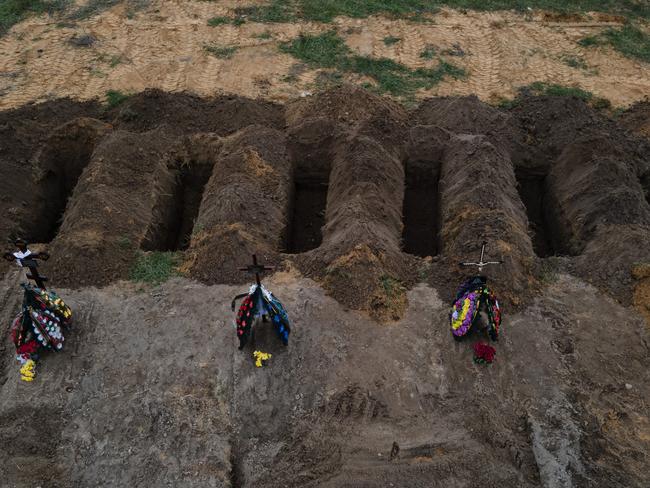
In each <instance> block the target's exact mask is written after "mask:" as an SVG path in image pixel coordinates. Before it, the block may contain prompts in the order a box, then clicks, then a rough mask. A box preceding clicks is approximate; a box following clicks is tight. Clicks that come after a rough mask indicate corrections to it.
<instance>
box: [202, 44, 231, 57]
mask: <svg viewBox="0 0 650 488" xmlns="http://www.w3.org/2000/svg"><path fill="white" fill-rule="evenodd" d="M203 49H204V50H205V51H206V52H208V53H210V54H211V55H212V56H215V57H217V58H219V59H230V58H232V57H233V54H235V52H237V46H216V45H214V44H212V45H210V44H206V45H204V46H203Z"/></svg>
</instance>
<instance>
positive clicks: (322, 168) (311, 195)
mask: <svg viewBox="0 0 650 488" xmlns="http://www.w3.org/2000/svg"><path fill="white" fill-rule="evenodd" d="M293 166H294V170H293V191H292V195H291V198H290V202H291V203H290V208H289V215H290V216H291V219H290V222H289V225H288V226H287V240H286V252H287V253H289V254H299V253H303V252H307V251H311V250H312V249H316V248H317V247H318V246H320V245H321V242H322V241H323V234H322V227H323V225H324V224H325V211H326V209H327V193H328V191H329V174H330V165H329V164H327V162H323V161H307V162H298V163H294V165H293Z"/></svg>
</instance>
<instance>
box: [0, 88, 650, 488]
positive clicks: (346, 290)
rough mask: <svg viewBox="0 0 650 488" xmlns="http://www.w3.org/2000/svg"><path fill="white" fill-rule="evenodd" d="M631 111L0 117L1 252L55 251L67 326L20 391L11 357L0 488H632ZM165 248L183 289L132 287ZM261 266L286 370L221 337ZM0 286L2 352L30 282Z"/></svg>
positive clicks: (40, 108) (640, 155) (647, 248)
mask: <svg viewBox="0 0 650 488" xmlns="http://www.w3.org/2000/svg"><path fill="white" fill-rule="evenodd" d="M646 105H647V104H646ZM646 105H644V104H639V105H638V106H635V107H632V108H631V109H630V110H628V111H627V112H625V113H624V114H622V115H621V116H620V117H619V119H618V120H613V119H611V118H609V117H607V116H606V115H603V114H602V113H600V112H597V111H594V110H593V109H592V108H591V107H589V106H588V105H586V104H585V103H584V102H583V101H581V100H579V99H576V98H565V97H524V98H522V99H520V100H518V103H517V104H515V105H514V107H512V108H511V109H509V110H500V109H497V108H494V107H491V106H489V105H486V104H484V103H482V102H481V101H479V100H478V99H477V98H475V97H449V98H432V99H429V100H425V101H423V102H422V103H421V104H420V105H419V106H418V107H417V108H416V109H414V110H412V111H410V112H409V111H407V110H405V109H404V108H403V107H402V106H400V105H398V104H396V103H394V102H392V101H390V100H388V99H385V98H381V97H379V96H376V95H374V94H370V93H368V92H366V91H364V90H361V89H357V88H353V87H348V86H344V87H340V88H336V89H333V90H330V91H327V92H323V93H321V94H318V95H314V96H309V97H305V98H302V99H299V100H295V101H291V102H288V103H287V104H286V105H284V106H283V105H277V104H273V103H270V102H264V101H256V100H249V99H245V98H239V97H220V98H214V99H201V98H198V97H194V96H190V95H187V94H169V93H162V92H159V91H146V92H143V93H141V94H138V95H133V96H131V97H130V98H129V99H127V100H126V101H124V102H123V103H122V104H121V105H119V106H118V107H114V108H111V109H107V108H105V107H103V106H102V105H100V104H99V103H98V102H76V101H72V100H67V99H65V100H54V101H50V102H46V103H43V104H39V105H27V106H25V107H22V108H19V109H15V110H11V111H6V112H2V113H0V135H1V137H0V140H1V141H2V142H0V189H1V194H2V198H1V199H0V236H2V238H3V239H4V240H5V241H6V240H8V239H9V238H11V237H15V236H20V237H23V238H25V239H27V240H28V241H29V242H32V243H36V245H43V246H44V247H46V248H47V249H48V251H49V252H50V254H51V255H52V258H51V259H50V260H49V261H48V262H47V263H45V264H44V265H43V266H42V268H43V270H44V271H45V273H46V274H47V275H48V277H49V278H50V281H51V283H52V286H56V288H57V291H59V292H60V293H61V294H62V295H64V296H65V297H66V298H67V299H68V301H70V302H71V305H72V306H73V309H74V310H75V311H76V318H75V323H76V324H77V325H76V329H75V332H73V333H72V335H71V338H70V340H69V343H68V347H69V350H68V351H66V353H64V354H60V355H57V356H56V357H55V358H54V357H52V358H49V357H48V358H47V359H45V360H44V361H42V368H43V371H42V373H39V382H37V383H36V384H34V385H29V386H25V385H20V384H17V382H16V379H15V377H14V376H15V375H14V374H13V373H14V371H13V369H12V366H11V351H10V347H8V345H7V344H3V352H2V355H3V358H2V360H0V366H1V368H0V383H1V384H2V397H1V398H2V399H1V400H0V419H1V420H2V422H1V423H0V425H1V427H0V439H2V447H0V460H2V463H1V464H2V466H3V467H2V468H1V469H2V470H4V472H3V473H2V474H3V479H5V480H9V483H10V485H9V486H32V485H34V484H35V483H36V484H38V483H45V485H46V486H92V485H95V484H97V483H103V482H106V483H107V484H108V485H115V486H124V485H130V486H164V485H165V483H167V484H170V485H172V486H438V485H439V486H502V487H522V486H545V487H570V486H615V487H633V486H634V487H636V486H638V487H641V486H647V484H648V483H649V482H650V478H648V474H647V469H645V468H644V466H645V467H647V464H648V462H650V419H649V418H648V413H647V412H648V411H649V409H648V405H649V401H650V398H649V391H650V388H648V368H647V364H648V359H649V346H648V334H647V330H648V329H647V325H645V324H644V321H643V318H642V316H643V315H644V314H645V316H646V318H650V308H649V307H650V301H649V298H648V297H649V296H650V295H649V292H648V290H650V272H649V271H648V269H647V268H648V265H649V263H650V203H649V202H650V142H649V141H648V140H647V139H646V138H645V135H647V132H646V129H647V120H648V119H647V114H648V112H647V106H646ZM643 114H645V116H644V115H643ZM482 241H487V242H488V247H487V250H488V257H489V258H491V259H494V260H503V264H502V265H501V266H498V267H494V268H489V269H487V274H488V277H489V279H490V282H491V283H492V287H493V288H494V290H495V292H496V293H497V295H499V296H500V297H501V299H502V302H503V304H504V312H505V318H504V326H503V327H504V329H503V337H502V339H501V341H500V342H499V343H498V345H497V351H498V352H497V361H496V362H495V363H494V364H493V365H491V366H489V367H485V366H483V367H481V366H480V365H475V364H473V363H472V361H471V345H470V342H471V340H473V339H471V340H470V341H468V342H467V343H460V344H456V343H454V342H453V341H452V340H451V337H450V334H449V331H448V318H447V314H448V310H449V306H450V302H451V299H452V297H453V296H454V293H455V287H456V286H457V285H458V284H459V283H460V281H461V280H462V278H463V276H464V275H465V274H466V273H467V270H464V269H462V268H461V267H460V266H458V262H459V261H463V260H475V259H476V258H478V255H479V253H480V249H481V243H482ZM167 251H174V252H176V253H177V256H178V269H179V273H180V274H181V277H178V278H174V279H172V280H171V281H169V282H168V283H165V284H163V285H162V286H160V287H155V288H147V287H144V288H143V287H142V286H140V285H135V284H132V283H130V282H128V281H125V280H127V279H128V278H129V276H130V272H131V270H132V269H133V267H134V266H135V264H136V262H137V261H138V259H140V257H141V256H142V255H143V254H147V253H154V252H167ZM252 254H256V255H257V257H258V259H259V260H260V261H261V262H263V263H264V264H266V265H272V266H274V267H275V269H276V272H275V273H274V274H271V275H270V276H268V277H267V278H266V279H267V280H268V286H269V287H272V289H273V292H274V293H275V294H276V295H277V296H279V297H280V298H281V299H282V301H283V303H284V304H285V306H286V307H287V309H288V311H289V315H290V316H291V317H292V320H293V322H294V329H295V333H294V334H292V342H291V344H290V346H289V347H288V348H287V349H279V346H278V345H277V344H275V342H274V341H273V340H272V336H271V334H268V337H266V336H265V335H264V334H262V335H261V336H260V338H259V339H258V340H259V341H260V344H261V346H263V348H264V350H268V351H269V352H272V353H273V358H272V360H270V361H269V365H268V366H267V367H265V368H263V369H261V370H257V369H256V368H255V367H254V365H253V363H252V361H251V360H250V354H249V352H252V351H245V352H243V353H242V352H239V351H237V349H236V338H235V335H234V332H233V330H232V329H231V328H230V315H231V312H230V308H229V304H230V300H231V298H232V296H234V295H235V294H237V293H241V292H242V291H244V290H245V287H246V286H247V285H246V283H247V282H248V280H250V276H247V275H246V274H245V273H242V272H241V271H240V270H239V268H240V267H241V266H245V265H247V264H249V261H250V259H251V255H252ZM1 266H3V267H2V270H3V271H4V272H5V278H4V281H3V283H2V287H1V288H0V292H2V294H3V296H4V297H5V304H6V305H5V306H4V309H3V313H2V318H3V322H2V323H3V324H5V326H3V328H2V329H3V330H4V331H5V332H6V330H7V329H8V324H9V319H10V316H11V315H12V313H13V312H15V308H16V307H17V303H18V300H19V292H18V290H17V288H18V287H17V286H16V285H17V283H18V282H19V276H18V271H17V270H15V269H13V268H12V269H11V270H9V268H8V265H7V264H4V265H1ZM60 288H63V290H64V291H61V290H59V289H60ZM5 336H6V334H5ZM39 367H40V366H39ZM14 369H15V368H14ZM396 446H397V447H396ZM127 453H128V454H127ZM118 463H119V465H120V466H122V467H121V468H120V469H117V466H118Z"/></svg>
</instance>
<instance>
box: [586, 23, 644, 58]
mask: <svg viewBox="0 0 650 488" xmlns="http://www.w3.org/2000/svg"><path fill="white" fill-rule="evenodd" d="M580 42H581V45H583V46H585V45H587V46H589V45H591V46H593V45H594V44H598V45H609V46H612V47H613V48H614V49H616V50H617V51H618V52H620V53H621V54H623V56H626V57H628V58H632V59H640V60H642V61H645V62H647V63H650V35H648V34H646V33H645V32H644V31H642V30H641V29H639V28H637V27H635V26H633V25H632V24H626V25H624V26H623V27H622V28H621V29H607V30H606V31H605V32H603V33H602V34H601V35H600V36H596V37H595V38H589V37H586V38H584V39H582V40H581V41H580Z"/></svg>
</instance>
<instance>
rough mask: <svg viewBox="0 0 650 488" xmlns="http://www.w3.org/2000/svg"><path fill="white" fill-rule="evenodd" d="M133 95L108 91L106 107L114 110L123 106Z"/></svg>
mask: <svg viewBox="0 0 650 488" xmlns="http://www.w3.org/2000/svg"><path fill="white" fill-rule="evenodd" d="M130 96H131V95H128V94H126V93H122V92H121V91H119V90H108V91H107V92H106V105H107V108H108V109H112V108H115V107H117V106H118V105H121V104H122V103H124V102H125V101H126V100H128V99H129V97H130Z"/></svg>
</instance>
